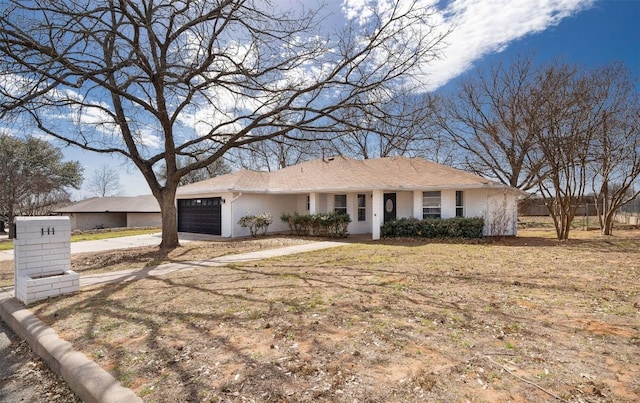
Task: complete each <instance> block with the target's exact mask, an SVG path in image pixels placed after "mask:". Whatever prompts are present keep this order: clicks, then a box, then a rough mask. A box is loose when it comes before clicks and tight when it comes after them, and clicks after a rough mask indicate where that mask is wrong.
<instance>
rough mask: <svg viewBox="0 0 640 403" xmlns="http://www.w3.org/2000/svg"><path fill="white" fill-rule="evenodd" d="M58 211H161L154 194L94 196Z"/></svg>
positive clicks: (57, 211)
mask: <svg viewBox="0 0 640 403" xmlns="http://www.w3.org/2000/svg"><path fill="white" fill-rule="evenodd" d="M55 212H56V213H104V212H110V213H159V212H160V205H159V204H158V201H157V200H156V199H155V197H153V195H144V196H133V197H128V196H113V197H92V198H90V199H85V200H82V201H79V202H77V203H74V204H71V205H69V206H66V207H62V208H59V209H57V210H55Z"/></svg>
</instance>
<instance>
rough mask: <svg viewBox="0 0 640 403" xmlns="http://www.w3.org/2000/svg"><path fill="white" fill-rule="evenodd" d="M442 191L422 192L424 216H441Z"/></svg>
mask: <svg viewBox="0 0 640 403" xmlns="http://www.w3.org/2000/svg"><path fill="white" fill-rule="evenodd" d="M441 210H442V206H441V204H440V192H439V191H437V192H422V218H423V219H424V218H440V212H441Z"/></svg>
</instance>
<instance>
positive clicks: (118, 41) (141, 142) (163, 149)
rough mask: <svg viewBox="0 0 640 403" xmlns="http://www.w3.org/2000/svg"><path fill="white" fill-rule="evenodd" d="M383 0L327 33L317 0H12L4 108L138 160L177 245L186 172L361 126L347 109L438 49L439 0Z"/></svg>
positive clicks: (3, 54)
mask: <svg viewBox="0 0 640 403" xmlns="http://www.w3.org/2000/svg"><path fill="white" fill-rule="evenodd" d="M376 4H377V3H375V2H371V3H368V5H367V7H368V8H369V10H368V11H371V12H367V13H364V14H362V15H359V16H353V18H352V19H350V20H349V22H348V24H347V25H346V27H345V29H344V30H342V31H341V33H339V34H337V35H335V36H327V34H326V32H323V31H322V29H321V28H322V24H321V23H322V18H321V16H320V14H319V11H317V10H309V9H307V8H304V9H303V11H300V12H296V11H290V10H286V11H281V10H280V9H278V8H277V7H276V6H274V5H272V4H271V3H270V2H268V1H252V0H216V1H189V0H177V1H171V2H156V1H152V0H133V1H116V0H94V1H88V0H85V1H71V0H56V1H53V0H42V1H24V0H9V1H6V2H3V3H2V6H0V7H1V10H0V74H2V80H0V98H1V99H0V105H1V106H0V114H1V115H2V116H5V117H6V116H7V114H8V113H13V114H16V115H14V116H16V119H21V120H22V121H24V122H25V123H31V124H34V125H35V126H36V127H37V128H38V129H39V130H40V131H41V132H43V133H46V134H48V135H50V136H53V137H55V138H58V139H60V140H62V141H63V142H65V143H66V144H70V145H74V146H77V147H81V148H84V149H86V150H90V151H95V152H99V153H111V154H118V155H121V156H123V157H124V158H125V159H127V160H129V161H131V162H132V163H133V164H134V165H135V166H136V167H137V168H138V169H139V170H140V172H141V173H142V175H143V176H144V177H145V179H146V181H147V183H148V184H149V187H150V189H151V192H152V193H153V195H154V196H155V197H156V199H157V200H158V203H159V205H160V209H161V211H162V225H163V233H162V243H161V245H160V246H161V248H173V247H175V246H177V245H178V234H177V222H176V220H177V215H176V207H175V203H174V200H175V194H176V188H177V186H178V184H179V182H180V179H181V178H182V177H183V176H185V175H187V174H188V173H189V172H191V171H193V170H197V169H201V168H203V167H206V166H209V165H211V164H212V163H214V162H215V161H216V160H218V159H220V158H221V157H222V156H223V155H225V154H226V153H227V152H228V151H229V150H231V149H234V148H237V147H244V146H247V145H248V144H251V143H255V142H260V141H264V140H268V139H270V138H276V137H278V136H282V135H287V134H291V136H290V137H294V136H295V133H298V134H300V135H306V134H307V133H314V132H324V133H328V132H332V131H335V130H346V128H351V127H356V128H359V127H360V126H363V125H365V124H366V122H345V121H343V120H342V119H341V115H340V113H339V112H340V111H341V110H343V109H344V108H347V107H353V106H354V105H356V106H357V105H358V104H359V102H360V100H362V99H368V97H367V96H366V95H367V94H368V93H371V92H373V91H375V90H376V89H378V88H380V87H382V86H383V85H393V84H394V83H397V84H398V85H402V84H403V83H405V82H407V80H410V79H411V74H412V72H418V71H419V70H420V69H421V68H422V67H424V65H425V63H428V62H429V61H431V60H433V59H434V58H436V57H438V56H439V52H440V50H441V48H442V46H443V38H444V37H445V36H446V32H443V31H442V30H441V29H439V27H437V26H436V25H435V24H434V23H433V21H434V19H433V18H432V14H433V10H432V8H431V7H432V6H422V5H420V3H419V2H418V1H399V2H393V6H392V7H390V8H389V7H386V5H387V4H388V3H386V2H385V7H378V6H377V5H376ZM63 118H64V119H63ZM63 122H64V124H63ZM68 122H72V123H74V124H75V125H74V126H73V127H72V128H71V130H70V128H69V127H68ZM260 128H267V129H269V128H276V130H265V131H262V132H259V131H258V130H257V129H260ZM202 153H206V157H201V155H202ZM180 156H187V157H189V162H190V163H189V165H186V166H179V164H178V158H179V157H180ZM162 164H164V166H165V169H164V171H165V173H166V180H165V181H161V180H160V178H159V177H158V174H157V172H158V171H159V169H158V168H159V167H160V165H162ZM154 168H155V169H154Z"/></svg>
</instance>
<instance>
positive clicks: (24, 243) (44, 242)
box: [13, 217, 80, 305]
mask: <svg viewBox="0 0 640 403" xmlns="http://www.w3.org/2000/svg"><path fill="white" fill-rule="evenodd" d="M15 225H16V231H15V239H14V240H13V253H14V264H15V271H14V276H15V296H16V298H17V299H18V300H19V301H21V302H22V303H24V304H25V305H29V304H31V303H33V302H36V301H40V300H43V299H47V298H49V297H54V296H58V295H63V294H69V293H72V292H76V291H78V289H79V286H80V275H79V274H78V273H76V272H74V271H72V270H71V223H70V221H69V217H16V219H15Z"/></svg>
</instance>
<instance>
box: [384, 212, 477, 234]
mask: <svg viewBox="0 0 640 403" xmlns="http://www.w3.org/2000/svg"><path fill="white" fill-rule="evenodd" d="M483 228H484V219H483V218H481V217H453V218H426V219H424V220H419V219H417V218H401V219H399V220H395V221H389V222H387V223H385V224H384V225H383V226H382V227H381V228H380V234H381V235H382V236H383V237H385V238H402V237H408V238H468V239H473V238H482V229H483Z"/></svg>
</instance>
